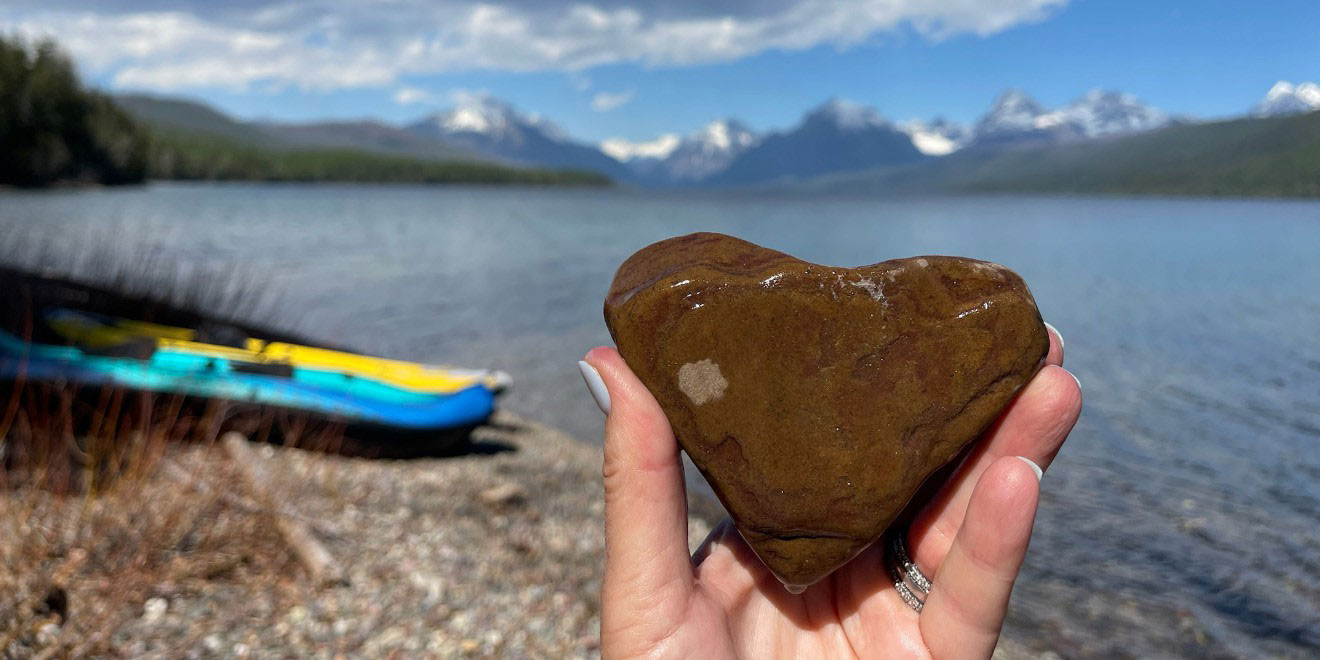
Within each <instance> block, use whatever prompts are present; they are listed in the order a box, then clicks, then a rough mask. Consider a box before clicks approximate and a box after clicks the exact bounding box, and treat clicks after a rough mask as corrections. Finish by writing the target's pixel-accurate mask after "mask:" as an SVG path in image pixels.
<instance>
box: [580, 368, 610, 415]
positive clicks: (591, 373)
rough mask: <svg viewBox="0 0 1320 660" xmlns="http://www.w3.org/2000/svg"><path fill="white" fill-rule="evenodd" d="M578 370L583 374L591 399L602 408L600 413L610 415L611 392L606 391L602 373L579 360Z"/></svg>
mask: <svg viewBox="0 0 1320 660" xmlns="http://www.w3.org/2000/svg"><path fill="white" fill-rule="evenodd" d="M578 369H579V370H580V371H581V372H582V380H584V381H586V383H587V390H588V391H590V392H591V398H593V399H595V400H596V405H597V406H600V411H601V412H603V413H605V414H606V415H608V414H610V391H609V390H607V389H605V381H603V380H601V379H600V372H599V371H596V368H595V367H593V366H591V365H589V364H587V362H586V360H578Z"/></svg>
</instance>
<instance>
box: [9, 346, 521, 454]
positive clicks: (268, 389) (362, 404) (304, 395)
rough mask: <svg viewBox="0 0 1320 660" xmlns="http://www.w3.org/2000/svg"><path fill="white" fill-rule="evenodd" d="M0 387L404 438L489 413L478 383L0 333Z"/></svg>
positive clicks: (489, 395) (485, 391) (487, 396)
mask: <svg viewBox="0 0 1320 660" xmlns="http://www.w3.org/2000/svg"><path fill="white" fill-rule="evenodd" d="M107 347H108V346H105V347H100V348H107ZM85 349H86V350H85ZM346 355H351V354H346ZM403 364H407V363H403ZM416 366H419V367H420V365H416ZM417 373H421V370H419V371H418V372H417ZM299 376H302V377H301V378H300V377H299ZM0 379H5V380H18V379H28V380H41V381H67V382H72V383H76V384H79V385H84V386H117V387H124V388H128V389H135V390H142V391H149V392H159V393H171V394H181V395H186V396H196V397H207V398H216V399H225V400H230V401H235V402H244V403H252V404H261V405H270V406H275V407H279V408H286V409H292V410H299V411H304V412H309V413H316V414H321V415H325V416H328V417H331V418H334V419H336V420H342V421H344V422H347V423H350V424H362V425H369V426H374V427H388V428H397V429H401V430H408V431H425V430H432V429H434V430H443V429H450V428H455V427H462V426H470V425H474V424H478V423H481V422H482V421H484V420H485V419H486V418H488V417H489V416H490V414H491V412H492V411H493V410H494V399H495V391H494V390H493V389H492V388H491V387H489V386H487V384H486V382H484V381H483V380H482V379H480V378H472V379H470V380H468V381H467V384H466V385H462V384H461V383H462V382H463V381H462V380H461V379H460V380H455V381H453V383H454V384H453V385H451V387H450V389H449V390H447V391H446V392H443V393H440V392H425V391H418V390H412V389H407V388H403V387H397V386H394V385H391V384H388V383H384V382H379V381H373V380H370V379H363V378H355V377H352V376H349V375H346V374H343V373H338V374H336V373H334V372H318V371H316V370H303V369H300V368H297V367H293V368H290V369H288V370H275V369H271V368H269V365H265V366H264V367H263V366H256V367H254V365H253V364H252V363H251V362H245V361H243V360H230V359H228V358H226V357H223V356H219V355H206V354H202V353H192V352H189V351H188V350H177V349H174V348H169V347H160V348H156V350H153V351H151V352H150V354H149V355H140V356H122V355H116V354H114V351H107V352H105V353H101V354H98V353H97V352H96V350H94V349H89V348H87V347H79V346H55V345H50V344H37V343H30V342H27V341H24V340H23V339H20V338H18V337H16V336H14V335H12V334H10V333H8V332H4V331H0Z"/></svg>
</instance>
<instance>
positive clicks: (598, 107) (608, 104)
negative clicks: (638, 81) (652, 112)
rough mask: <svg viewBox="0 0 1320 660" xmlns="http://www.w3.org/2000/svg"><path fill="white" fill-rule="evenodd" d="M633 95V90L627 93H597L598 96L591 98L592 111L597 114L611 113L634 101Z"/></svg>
mask: <svg viewBox="0 0 1320 660" xmlns="http://www.w3.org/2000/svg"><path fill="white" fill-rule="evenodd" d="M633 94H634V92H633V91H632V90H628V91H626V92H596V95H595V96H593V97H591V109H592V110H595V111H596V112H609V111H610V110H613V109H615V108H617V107H619V106H622V105H625V104H627V103H628V102H629V101H631V100H633Z"/></svg>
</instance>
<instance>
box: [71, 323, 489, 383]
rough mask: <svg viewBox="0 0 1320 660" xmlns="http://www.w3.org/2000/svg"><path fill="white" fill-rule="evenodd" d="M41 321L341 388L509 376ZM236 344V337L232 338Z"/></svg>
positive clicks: (160, 328)
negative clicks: (360, 382)
mask: <svg viewBox="0 0 1320 660" xmlns="http://www.w3.org/2000/svg"><path fill="white" fill-rule="evenodd" d="M45 321H46V324H47V325H49V326H50V327H51V329H53V330H55V331H56V332H57V333H59V334H60V335H61V336H63V337H64V338H65V339H67V340H69V341H70V342H72V343H73V344H74V345H76V346H83V347H86V348H89V349H93V350H100V349H106V348H110V347H114V346H123V345H128V344H132V343H133V342H140V341H142V340H148V341H151V342H154V346H155V348H156V349H157V350H169V351H174V352H179V353H186V354H191V355H197V356H203V357H206V358H214V359H221V360H228V361H230V362H233V363H246V364H251V365H262V366H265V367H270V368H274V369H278V368H281V367H287V368H292V369H294V370H295V374H294V376H295V378H296V379H297V380H299V381H302V382H307V383H309V384H315V385H319V386H326V387H344V386H346V385H345V384H344V382H341V381H345V382H346V381H352V380H356V379H368V380H371V381H375V382H378V383H381V384H384V385H387V386H392V387H397V388H404V389H409V390H415V391H418V392H427V393H436V394H446V393H452V392H457V391H459V390H462V389H465V388H467V387H471V386H472V385H474V384H480V385H482V386H484V387H486V388H487V389H490V390H491V391H493V392H500V391H502V390H504V389H505V388H507V387H508V385H509V382H510V379H509V376H508V375H507V374H505V373H504V372H501V371H493V370H480V369H460V368H455V367H442V366H431V365H423V364H417V363H414V362H405V361H402V360H390V359H386V358H378V357H371V356H367V355H357V354H354V353H348V352H344V351H335V350H329V349H324V348H316V347H313V346H303V345H299V344H290V343H285V342H266V341H263V340H260V339H255V338H251V337H243V338H242V339H241V343H242V345H241V346H228V345H222V344H217V343H209V342H202V341H198V337H197V332H196V331H194V330H190V329H188V328H175V327H170V326H165V325H157V324H154V323H145V322H141V321H130V320H125V319H115V318H110V317H104V316H100V315H96V314H89V313H86V312H80V311H76V310H71V309H58V308H57V309H52V310H50V311H48V312H47V313H46V314H45ZM236 343H239V342H236Z"/></svg>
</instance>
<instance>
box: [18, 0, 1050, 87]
mask: <svg viewBox="0 0 1320 660" xmlns="http://www.w3.org/2000/svg"><path fill="white" fill-rule="evenodd" d="M591 1H592V0H588V1H587V2H583V1H582V0H457V1H455V2H446V3H433V2H430V1H429V0H394V2H391V3H390V4H389V6H388V8H387V9H382V8H381V7H379V6H378V5H375V4H372V3H363V4H361V5H353V6H344V5H341V4H338V3H335V4H328V3H325V2H323V0H281V1H277V2H275V3H273V4H269V5H265V6H256V7H252V6H245V5H251V4H252V3H248V2H239V3H237V5H236V6H235V5H231V4H230V3H198V4H195V5H191V7H192V9H191V10H190V11H186V12H185V11H161V10H158V9H156V8H157V7H159V6H162V5H161V3H159V2H156V1H155V0H130V1H129V2H121V3H102V2H90V1H88V0H46V1H45V2H40V3H36V2H31V3H22V4H20V5H19V6H18V8H13V9H0V31H12V30H18V31H20V32H24V33H29V34H51V35H53V36H55V37H57V38H58V39H60V40H61V42H63V43H64V44H65V46H66V47H68V48H69V49H70V50H71V51H72V52H73V53H74V55H75V56H76V57H77V58H78V59H79V61H80V62H81V63H82V64H83V66H84V67H87V68H89V69H90V70H91V71H92V72H94V73H97V74H103V75H108V76H109V77H110V79H111V80H112V81H113V83H114V84H115V85H116V86H119V87H138V88H152V89H161V90H177V89H186V88H204V87H220V88H228V89H236V90H245V89H252V88H253V87H254V86H257V85H258V84H260V85H262V86H270V85H275V86H277V87H278V86H283V87H290V86H291V87H298V88H302V89H342V88H352V87H381V86H390V85H395V84H397V83H398V81H399V79H400V78H401V77H402V76H407V75H421V74H435V73H446V72H455V71H472V70H497V71H548V70H554V71H566V72H579V71H582V70H584V69H587V68H590V67H593V66H597V65H603V64H612V63H623V62H631V63H638V64H642V65H646V66H683V65H694V64H705V63H711V62H726V61H730V60H736V59H739V58H742V57H746V56H749V55H753V54H756V53H759V52H763V51H766V50H801V49H806V48H811V47H814V46H818V45H822V44H830V45H835V46H838V47H847V46H850V45H856V44H859V43H862V42H865V41H866V40H868V39H870V38H871V37H872V36H873V35H876V34H878V33H883V32H886V31H893V30H898V29H904V28H910V29H912V30H913V31H915V32H916V33H917V34H919V35H921V36H923V37H925V38H926V39H929V40H935V41H937V40H940V39H945V38H948V37H950V36H953V35H958V34H979V35H986V34H991V33H995V32H999V31H1001V30H1004V29H1007V28H1010V27H1013V26H1015V25H1018V24H1021V23H1025V22H1033V21H1039V20H1042V19H1044V18H1046V17H1047V16H1048V15H1049V14H1050V13H1051V12H1052V11H1053V10H1056V9H1058V8H1059V7H1062V6H1063V5H1065V4H1066V3H1067V2H1068V0H945V1H943V2H932V1H930V0H835V1H832V2H831V1H827V0H763V1H760V2H752V1H747V2H743V1H736V2H733V3H731V4H727V5H726V4H725V3H719V4H718V5H711V4H710V3H708V2H702V1H699V0H674V1H672V2H664V3H660V2H649V1H648V0H633V3H634V4H632V5H629V6H612V7H607V6H603V5H601V6H597V5H594V4H589V2H591ZM597 1H598V0H597ZM134 6H137V7H138V8H136V9H135V8H134ZM173 6H177V5H173ZM712 7H718V8H712Z"/></svg>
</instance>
